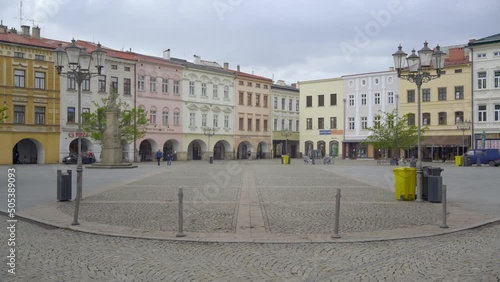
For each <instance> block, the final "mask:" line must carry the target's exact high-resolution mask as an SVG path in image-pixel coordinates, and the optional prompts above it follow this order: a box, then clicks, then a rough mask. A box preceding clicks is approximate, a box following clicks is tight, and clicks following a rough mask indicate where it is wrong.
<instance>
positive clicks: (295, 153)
mask: <svg viewBox="0 0 500 282" xmlns="http://www.w3.org/2000/svg"><path fill="white" fill-rule="evenodd" d="M271 96H272V97H271V103H272V104H271V109H272V123H273V124H272V130H273V134H272V139H273V154H274V157H279V156H281V155H282V154H285V153H287V154H288V155H289V156H290V157H291V158H298V157H299V152H300V142H299V140H300V133H299V131H300V125H299V122H300V92H299V89H298V88H297V84H295V83H294V84H292V85H286V84H285V82H284V81H283V80H278V81H277V82H276V84H273V85H272V86H271ZM285 146H288V147H287V148H285Z"/></svg>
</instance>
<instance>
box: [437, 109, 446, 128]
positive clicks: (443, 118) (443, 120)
mask: <svg viewBox="0 0 500 282" xmlns="http://www.w3.org/2000/svg"><path fill="white" fill-rule="evenodd" d="M438 118H439V120H438V124H439V125H446V112H440V113H439V114H438Z"/></svg>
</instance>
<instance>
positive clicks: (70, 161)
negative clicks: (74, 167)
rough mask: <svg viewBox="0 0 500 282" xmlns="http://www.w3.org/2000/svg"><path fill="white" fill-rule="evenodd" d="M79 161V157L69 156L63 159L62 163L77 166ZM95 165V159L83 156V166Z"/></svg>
mask: <svg viewBox="0 0 500 282" xmlns="http://www.w3.org/2000/svg"><path fill="white" fill-rule="evenodd" d="M77 160H78V155H69V156H66V157H64V158H63V159H62V162H63V163H65V164H76V163H77ZM93 163H95V158H94V157H91V158H89V157H87V156H82V164H93Z"/></svg>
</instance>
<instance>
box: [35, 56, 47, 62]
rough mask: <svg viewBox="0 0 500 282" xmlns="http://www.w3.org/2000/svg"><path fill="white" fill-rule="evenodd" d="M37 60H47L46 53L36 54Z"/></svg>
mask: <svg viewBox="0 0 500 282" xmlns="http://www.w3.org/2000/svg"><path fill="white" fill-rule="evenodd" d="M35 60H37V61H45V56H44V55H35Z"/></svg>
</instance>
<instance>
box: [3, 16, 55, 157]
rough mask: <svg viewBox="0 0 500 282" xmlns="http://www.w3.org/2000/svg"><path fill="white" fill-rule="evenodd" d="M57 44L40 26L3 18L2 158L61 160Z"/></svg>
mask: <svg viewBox="0 0 500 282" xmlns="http://www.w3.org/2000/svg"><path fill="white" fill-rule="evenodd" d="M52 50H53V48H52V46H51V45H49V44H46V43H45V42H43V40H41V38H40V29H39V28H38V27H35V28H33V34H31V33H30V27H29V26H22V32H21V33H19V34H18V33H17V31H15V30H14V29H11V30H7V26H4V25H1V24H0V101H1V104H0V105H2V106H6V107H7V115H8V117H7V119H6V120H4V121H3V123H2V122H0V143H1V146H0V164H9V165H10V164H18V163H33V164H50V163H57V162H58V161H59V135H60V128H59V122H60V108H59V103H60V95H59V76H58V75H57V71H56V69H55V67H54V63H53V58H52Z"/></svg>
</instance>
